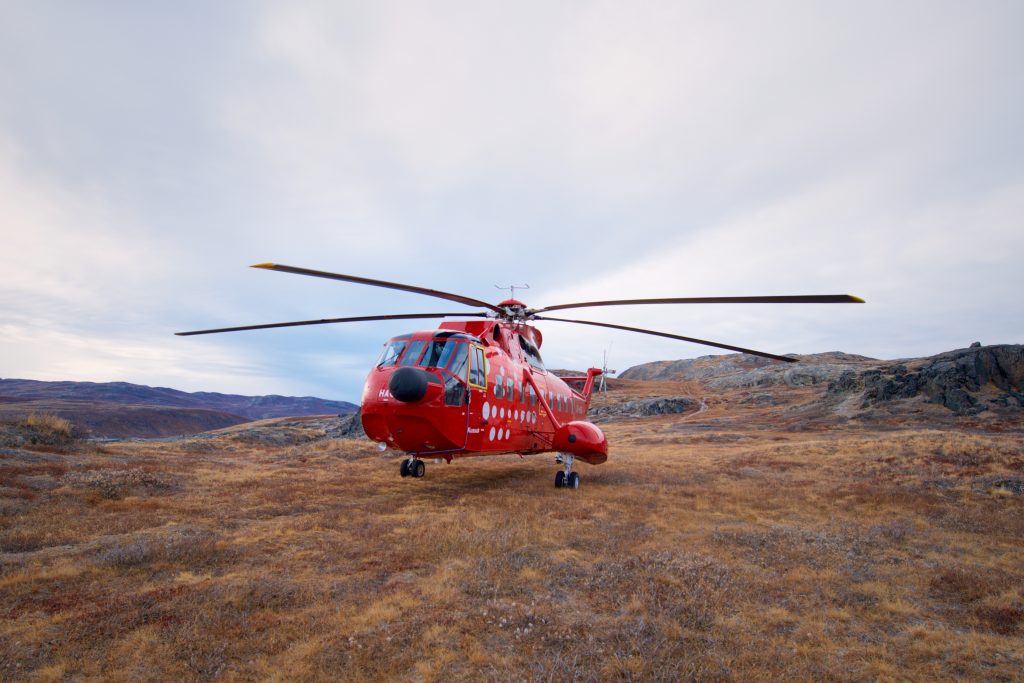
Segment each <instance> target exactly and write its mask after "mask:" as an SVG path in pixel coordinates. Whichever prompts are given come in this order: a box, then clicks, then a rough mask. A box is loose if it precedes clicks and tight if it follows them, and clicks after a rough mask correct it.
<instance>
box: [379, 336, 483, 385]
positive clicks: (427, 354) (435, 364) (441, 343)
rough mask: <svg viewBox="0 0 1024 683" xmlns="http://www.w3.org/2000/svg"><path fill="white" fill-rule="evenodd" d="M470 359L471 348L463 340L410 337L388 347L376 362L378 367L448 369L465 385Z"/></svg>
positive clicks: (393, 341)
mask: <svg viewBox="0 0 1024 683" xmlns="http://www.w3.org/2000/svg"><path fill="white" fill-rule="evenodd" d="M468 358H469V345H468V344H467V343H466V341H463V340H461V339H453V338H451V337H439V338H436V339H430V340H426V339H417V340H415V341H410V340H409V338H408V337H397V338H395V339H392V340H391V341H390V342H388V343H387V344H386V345H385V347H384V350H383V351H382V352H381V355H380V358H379V359H378V360H377V367H378V368H384V367H390V366H392V365H401V366H409V365H418V366H420V367H425V368H438V369H441V370H444V369H447V370H448V371H449V372H450V373H451V374H453V375H455V376H456V377H458V378H460V379H462V380H463V381H465V379H466V361H467V359H468Z"/></svg>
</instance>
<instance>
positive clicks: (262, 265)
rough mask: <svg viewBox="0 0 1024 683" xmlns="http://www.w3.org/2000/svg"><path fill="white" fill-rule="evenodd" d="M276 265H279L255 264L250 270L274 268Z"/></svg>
mask: <svg viewBox="0 0 1024 683" xmlns="http://www.w3.org/2000/svg"><path fill="white" fill-rule="evenodd" d="M275 265H277V264H276V263H256V264H253V265H251V266H249V267H250V268H273V267H274V266H275Z"/></svg>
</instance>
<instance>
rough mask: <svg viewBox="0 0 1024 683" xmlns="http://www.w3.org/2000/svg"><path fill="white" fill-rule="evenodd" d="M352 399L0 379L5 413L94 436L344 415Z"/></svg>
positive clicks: (351, 406)
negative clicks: (59, 422) (38, 416)
mask: <svg viewBox="0 0 1024 683" xmlns="http://www.w3.org/2000/svg"><path fill="white" fill-rule="evenodd" d="M357 409H358V406H356V405H355V404H353V403H349V402H348V401H330V400H327V399H322V398H316V397H313V396H301V397H295V396H277V395H270V396H241V395H237V394H221V393H216V392H207V391H200V392H194V393H189V392H185V391H178V390H177V389H169V388H166V387H148V386H144V385H141V384H129V383H128V382H104V383H95V382H39V381H36V380H28V379H0V417H16V416H22V415H26V414H29V413H33V412H47V413H53V414H56V415H59V416H60V417H64V418H67V419H69V420H71V421H72V422H74V423H75V424H77V425H78V426H80V427H82V428H85V429H87V430H88V431H90V432H91V433H92V434H93V435H94V436H114V437H123V436H172V435H177V434H188V433H194V432H201V431H206V430H209V429H218V428H221V427H228V426H231V425H235V424H240V423H242V422H248V421H250V420H262V419H266V418H273V417H293V416H302V415H344V414H348V413H352V412H355V411H356V410H357Z"/></svg>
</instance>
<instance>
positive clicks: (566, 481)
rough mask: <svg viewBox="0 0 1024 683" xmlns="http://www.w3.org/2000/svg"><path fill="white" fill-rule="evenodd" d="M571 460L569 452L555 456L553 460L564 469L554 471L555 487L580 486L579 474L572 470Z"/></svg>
mask: <svg viewBox="0 0 1024 683" xmlns="http://www.w3.org/2000/svg"><path fill="white" fill-rule="evenodd" d="M572 461H573V457H572V454H571V453H559V454H558V455H556V456H555V462H556V463H558V464H559V465H563V466H564V469H562V470H559V471H558V472H555V488H556V489H560V488H563V487H568V488H571V489H578V488H579V487H580V475H578V474H576V473H575V472H573V471H572Z"/></svg>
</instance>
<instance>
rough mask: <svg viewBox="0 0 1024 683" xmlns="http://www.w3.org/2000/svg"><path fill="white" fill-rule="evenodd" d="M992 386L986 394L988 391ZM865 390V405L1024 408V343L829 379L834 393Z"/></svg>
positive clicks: (971, 410)
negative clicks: (919, 399)
mask: <svg viewBox="0 0 1024 683" xmlns="http://www.w3.org/2000/svg"><path fill="white" fill-rule="evenodd" d="M986 388H992V389H993V390H994V391H993V392H991V393H994V394H995V395H994V396H992V395H991V393H990V394H988V395H986V396H984V397H982V396H979V394H980V393H981V392H982V390H983V389H986ZM856 391H863V404H864V407H868V406H870V405H873V404H878V403H885V402H889V401H895V400H898V399H909V398H914V397H916V396H924V397H925V400H927V401H928V402H929V403H936V404H939V405H942V406H945V407H946V408H948V409H950V410H951V411H953V412H954V413H955V414H957V415H977V414H978V413H981V412H983V411H985V410H988V409H989V408H990V407H991V406H993V405H995V406H1001V407H1024V346H1021V345H1016V344H1002V345H997V346H973V345H972V346H971V347H970V348H967V349H958V350H956V351H948V352H946V353H941V354H939V355H937V356H932V357H931V358H928V359H926V360H925V361H924V362H921V363H919V364H916V365H914V366H911V365H910V364H908V363H895V364H889V365H883V366H881V367H875V368H872V369H868V370H864V371H861V372H857V371H854V370H851V369H847V370H846V371H844V372H843V373H841V374H840V375H839V376H838V377H836V378H834V379H833V380H831V381H830V382H829V385H828V390H827V393H828V394H829V395H842V394H850V393H852V392H856Z"/></svg>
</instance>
